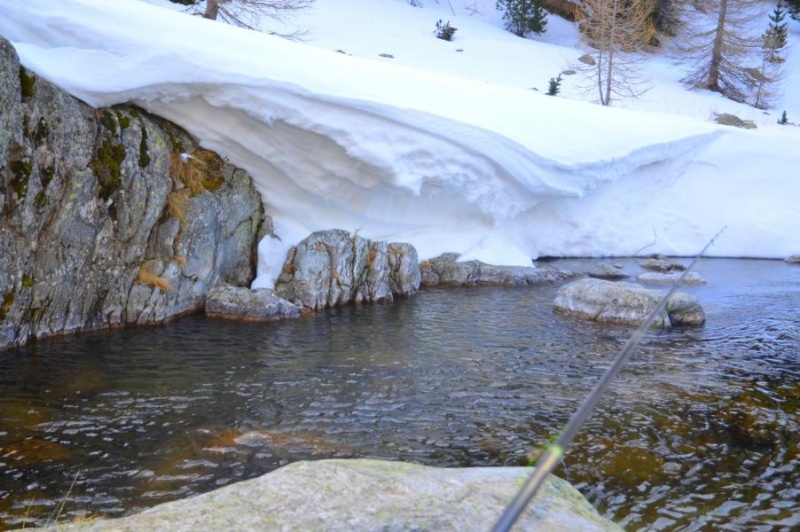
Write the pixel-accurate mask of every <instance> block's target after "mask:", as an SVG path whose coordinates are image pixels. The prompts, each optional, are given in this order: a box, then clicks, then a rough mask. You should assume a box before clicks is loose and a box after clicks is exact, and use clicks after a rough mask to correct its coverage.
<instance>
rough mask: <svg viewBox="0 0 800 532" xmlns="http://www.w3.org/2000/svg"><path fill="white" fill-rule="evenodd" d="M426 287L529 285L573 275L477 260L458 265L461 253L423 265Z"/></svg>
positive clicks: (541, 268)
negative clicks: (495, 264)
mask: <svg viewBox="0 0 800 532" xmlns="http://www.w3.org/2000/svg"><path fill="white" fill-rule="evenodd" d="M420 268H421V269H422V279H423V283H424V284H425V285H426V286H435V285H439V284H444V285H470V284H487V285H526V284H538V283H546V282H552V281H563V280H564V279H567V278H569V277H570V276H572V275H573V274H572V273H571V272H565V271H561V270H559V269H557V268H552V267H539V268H535V267H533V266H530V267H526V266H493V265H491V264H486V263H483V262H480V261H477V260H470V261H464V262H458V254H456V253H445V254H444V255H441V256H439V257H436V258H435V259H431V260H429V261H423V262H422V264H420Z"/></svg>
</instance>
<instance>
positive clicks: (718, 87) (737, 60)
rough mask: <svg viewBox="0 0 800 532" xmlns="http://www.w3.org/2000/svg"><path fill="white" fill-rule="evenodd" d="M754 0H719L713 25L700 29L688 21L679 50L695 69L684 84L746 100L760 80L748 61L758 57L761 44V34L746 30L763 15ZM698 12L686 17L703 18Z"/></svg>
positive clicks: (685, 78) (750, 61) (741, 100)
mask: <svg viewBox="0 0 800 532" xmlns="http://www.w3.org/2000/svg"><path fill="white" fill-rule="evenodd" d="M755 1H756V0H719V7H718V11H717V12H716V24H715V25H714V27H713V28H711V29H706V30H698V29H697V26H696V25H695V24H691V23H690V24H689V26H688V27H687V31H686V35H687V39H686V40H685V41H684V42H683V43H682V44H681V46H680V50H681V52H682V53H683V54H684V55H685V56H688V57H689V58H690V60H691V61H693V62H694V65H695V69H694V70H693V71H692V72H690V73H689V74H687V75H686V76H685V77H684V78H683V79H682V80H681V81H683V83H684V84H685V85H688V86H691V87H697V88H704V89H708V90H711V91H715V92H719V93H720V94H723V95H724V96H726V97H727V98H730V99H731V100H734V101H737V102H744V101H746V100H747V98H748V96H749V95H750V93H751V92H752V90H753V89H754V87H755V86H756V84H757V83H756V80H754V78H753V76H752V71H751V68H750V67H748V63H750V64H752V63H753V61H756V60H757V59H758V58H757V55H758V52H759V50H760V48H761V46H760V45H761V43H760V38H759V37H758V36H757V35H752V34H748V33H747V28H748V27H752V26H753V24H752V22H753V21H754V20H755V19H756V18H758V17H760V16H763V13H761V12H760V11H759V10H758V9H755ZM696 15H697V14H695V16H687V17H685V19H686V20H689V21H691V20H697V19H698V18H699V19H702V16H701V17H698V16H696Z"/></svg>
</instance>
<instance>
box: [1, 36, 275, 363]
mask: <svg viewBox="0 0 800 532" xmlns="http://www.w3.org/2000/svg"><path fill="white" fill-rule="evenodd" d="M182 153H183V154H188V155H190V156H189V157H184V158H181V157H180V154H182ZM263 219H264V215H263V208H262V205H261V198H260V196H259V195H258V192H257V191H256V190H255V188H254V187H253V185H252V183H251V180H250V178H249V176H248V175H247V174H246V173H245V172H244V171H242V170H238V169H236V168H233V167H232V166H230V165H229V164H227V163H225V162H224V161H222V160H221V159H220V158H219V156H217V155H216V154H213V153H212V152H209V151H206V150H201V149H200V148H199V147H198V146H197V145H196V144H195V143H194V142H193V141H192V139H191V138H190V137H189V136H188V135H187V134H186V133H185V132H184V131H182V130H181V129H179V128H177V127H176V126H174V125H172V124H169V123H168V122H166V121H164V120H161V119H159V118H157V117H154V116H151V115H148V114H147V113H146V112H144V111H143V110H141V109H138V108H135V107H130V106H119V107H114V108H107V109H93V108H91V107H89V106H87V105H85V104H84V103H82V102H80V101H79V100H77V99H75V98H73V97H71V96H69V95H68V94H66V93H65V92H63V91H61V90H60V89H58V88H56V87H55V86H54V85H52V84H50V83H48V82H47V81H45V80H43V79H41V78H39V77H37V76H36V75H35V74H34V73H33V72H30V71H28V70H26V69H24V68H21V67H20V64H19V60H18V57H17V55H16V52H15V51H14V49H13V47H11V45H10V44H9V43H8V42H7V41H5V40H3V39H2V38H0V349H2V348H4V347H9V346H13V345H19V344H23V343H25V342H26V341H28V340H29V339H31V338H38V337H43V336H48V335H53V334H62V333H68V332H74V331H80V330H91V329H102V328H108V327H119V326H124V325H128V324H131V325H133V324H151V323H158V322H161V321H164V320H166V319H169V318H171V317H174V316H178V315H181V314H186V313H190V312H194V311H198V310H202V308H203V305H204V303H205V298H206V295H207V293H208V290H209V289H210V288H211V287H212V286H215V285H216V284H218V283H229V284H234V285H245V284H247V283H249V282H250V280H251V279H252V278H253V275H254V272H255V261H256V254H255V243H256V235H257V234H258V231H259V227H260V225H261V224H262V222H263Z"/></svg>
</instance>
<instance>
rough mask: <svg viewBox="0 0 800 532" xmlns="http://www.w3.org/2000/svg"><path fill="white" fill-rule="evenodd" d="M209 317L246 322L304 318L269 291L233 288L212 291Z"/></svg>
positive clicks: (207, 306)
mask: <svg viewBox="0 0 800 532" xmlns="http://www.w3.org/2000/svg"><path fill="white" fill-rule="evenodd" d="M206 315H207V316H211V317H213V318H226V319H235V320H244V321H276V320H282V319H287V318H298V317H300V309H299V308H297V307H296V306H295V305H293V304H292V303H290V302H288V301H286V300H285V299H283V298H280V297H278V296H277V295H276V294H275V292H274V291H273V290H271V289H269V288H260V289H258V290H250V289H249V288H245V287H236V286H230V285H224V286H217V287H215V288H212V289H211V290H210V291H209V293H208V298H207V299H206Z"/></svg>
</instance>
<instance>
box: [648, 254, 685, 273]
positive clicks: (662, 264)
mask: <svg viewBox="0 0 800 532" xmlns="http://www.w3.org/2000/svg"><path fill="white" fill-rule="evenodd" d="M639 266H641V267H642V268H644V269H645V270H650V271H654V272H662V273H666V272H672V271H683V270H685V269H686V266H684V265H683V264H681V263H680V262H674V261H671V260H668V259H665V258H663V257H651V258H649V259H645V260H643V261H641V262H639Z"/></svg>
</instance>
